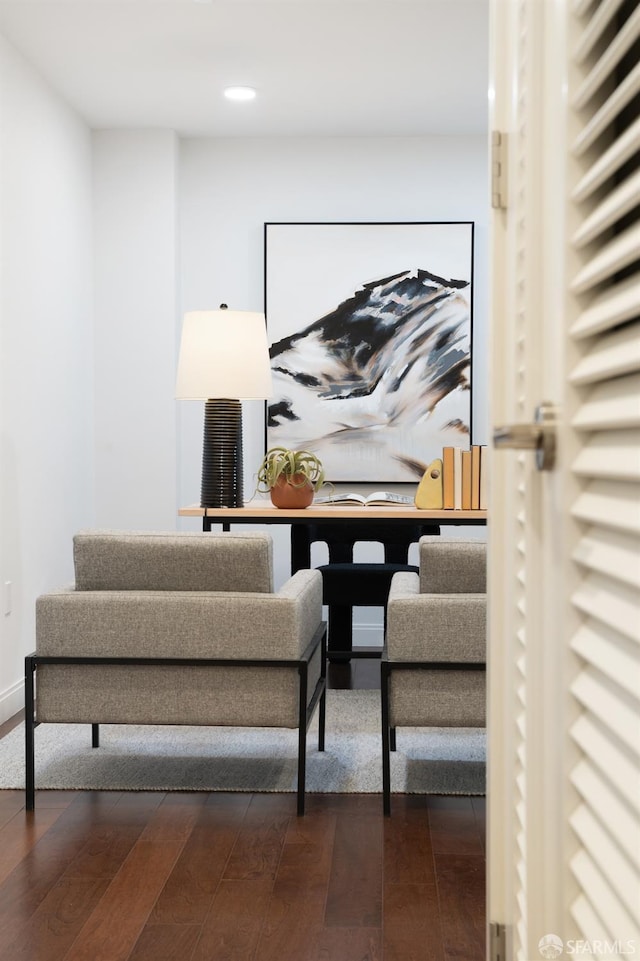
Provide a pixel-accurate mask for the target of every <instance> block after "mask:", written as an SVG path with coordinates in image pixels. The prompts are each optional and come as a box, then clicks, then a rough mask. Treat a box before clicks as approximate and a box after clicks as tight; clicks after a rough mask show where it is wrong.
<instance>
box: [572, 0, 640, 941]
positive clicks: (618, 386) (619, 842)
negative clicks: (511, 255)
mask: <svg viewBox="0 0 640 961" xmlns="http://www.w3.org/2000/svg"><path fill="white" fill-rule="evenodd" d="M569 6H570V18H571V27H570V31H569V36H570V37H571V39H572V50H571V51H570V53H571V54H572V55H573V62H572V63H571V64H570V68H569V104H570V114H571V117H570V119H571V121H572V122H574V123H575V128H572V129H575V130H576V131H577V133H576V135H575V138H574V140H573V144H572V154H573V157H572V158H571V159H570V163H569V170H570V172H571V173H570V179H571V180H572V181H573V184H574V186H573V190H572V194H571V198H570V200H571V209H570V213H569V217H570V219H571V220H572V222H573V223H574V224H575V225H576V229H575V230H574V232H573V235H572V237H571V238H570V239H571V246H572V248H573V252H574V256H573V261H572V263H573V264H575V270H573V272H572V276H571V277H570V278H569V281H570V293H571V298H570V314H571V316H572V317H573V318H574V319H573V321H572V323H571V325H570V331H569V333H570V337H571V338H572V340H573V342H574V345H575V347H576V351H575V353H576V354H577V355H578V356H579V359H578V360H577V361H576V362H575V364H574V365H573V369H572V370H571V371H570V382H571V384H572V386H573V388H574V390H575V394H574V396H575V416H573V418H572V426H573V428H574V429H575V431H576V432H577V435H576V436H577V448H578V453H577V456H576V457H575V458H574V460H573V463H572V465H571V469H572V471H573V473H574V475H575V477H576V478H577V479H578V481H579V485H580V493H579V494H578V496H577V498H576V499H575V502H574V503H573V506H572V514H573V516H574V518H575V519H576V520H577V521H578V522H579V525H580V530H579V535H578V543H577V545H576V547H575V550H574V552H573V559H574V562H575V564H576V565H577V566H578V570H579V580H578V584H577V587H576V588H575V591H574V592H573V596H572V599H571V600H572V604H573V606H574V609H575V610H576V612H577V613H578V615H579V617H580V621H581V624H580V627H579V628H578V629H577V630H576V631H575V633H574V635H573V637H572V638H571V639H570V645H571V649H572V651H573V652H574V654H575V670H574V674H573V677H572V678H571V684H570V697H571V698H572V701H573V707H574V708H575V710H576V713H577V718H576V720H575V721H574V722H573V723H572V725H571V730H570V735H571V739H572V742H573V746H574V748H575V757H576V760H575V763H574V764H573V766H572V769H571V770H570V772H569V777H570V782H571V784H572V786H573V788H574V789H575V794H574V795H572V797H573V798H574V799H573V801H572V802H571V803H570V812H569V823H570V827H571V830H572V832H573V843H572V846H571V860H570V867H571V871H572V874H573V879H574V881H575V885H576V889H575V893H574V894H573V896H572V897H571V899H570V903H569V905H568V912H569V915H570V918H571V920H572V923H573V925H575V927H576V928H577V930H579V931H580V932H581V935H582V937H583V938H584V939H586V940H596V939H597V940H598V941H603V940H605V939H606V940H607V941H608V942H609V945H603V946H602V947H601V948H600V951H599V952H598V953H595V956H596V957H619V956H624V954H625V953H628V951H626V948H627V947H628V946H627V945H626V940H627V939H635V942H636V943H635V950H636V952H637V955H638V957H640V925H639V922H638V916H639V910H640V820H639V804H638V798H640V764H639V757H640V615H639V604H638V598H639V592H640V261H639V258H640V212H639V204H640V118H639V117H638V97H639V93H640V63H639V62H638V49H639V45H640V6H638V5H637V4H636V3H632V2H625V0H599V2H598V0H575V2H573V3H572V4H570V5H569Z"/></svg>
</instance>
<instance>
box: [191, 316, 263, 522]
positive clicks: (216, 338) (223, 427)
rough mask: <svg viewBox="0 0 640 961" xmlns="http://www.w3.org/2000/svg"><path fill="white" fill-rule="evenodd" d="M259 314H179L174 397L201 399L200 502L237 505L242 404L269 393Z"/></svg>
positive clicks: (240, 501) (203, 504)
mask: <svg viewBox="0 0 640 961" xmlns="http://www.w3.org/2000/svg"><path fill="white" fill-rule="evenodd" d="M271 392H272V387H271V366H270V361H269V347H268V344H267V328H266V323H265V318H264V314H260V313H254V312H251V311H241V310H229V309H228V308H227V307H226V304H221V305H220V309H219V310H196V311H190V312H188V313H186V314H185V315H184V320H183V324H182V339H181V342H180V356H179V360H178V375H177V379H176V397H177V398H178V399H179V400H204V401H206V403H205V413H204V439H203V446H202V484H201V488H200V506H201V507H242V505H243V503H244V497H243V477H242V404H241V402H240V401H241V399H244V400H266V399H267V398H268V397H270V396H271Z"/></svg>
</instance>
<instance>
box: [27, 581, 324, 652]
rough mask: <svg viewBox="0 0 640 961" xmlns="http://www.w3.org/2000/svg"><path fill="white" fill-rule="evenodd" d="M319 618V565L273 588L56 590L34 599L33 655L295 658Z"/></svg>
mask: <svg viewBox="0 0 640 961" xmlns="http://www.w3.org/2000/svg"><path fill="white" fill-rule="evenodd" d="M321 619H322V576H321V574H320V573H319V572H318V571H298V573H297V574H295V575H294V576H293V577H292V578H290V580H289V581H287V583H286V584H284V585H283V587H282V588H281V589H280V590H279V591H278V592H277V593H274V594H263V593H255V594H254V593H246V592H220V593H210V592H204V591H203V592H198V591H61V592H54V593H50V594H45V595H43V596H42V597H39V598H38V599H37V601H36V653H37V654H40V655H58V656H85V657H86V656H88V657H97V656H103V657H127V656H138V657H197V658H202V657H212V658H227V657H228V658H237V659H243V658H246V659H251V658H264V659H265V660H278V659H283V660H288V659H294V660H295V659H298V658H299V657H300V655H301V654H302V653H303V652H304V651H305V649H306V647H307V645H308V644H309V641H310V640H311V638H312V636H313V633H314V632H315V630H316V628H317V627H318V625H319V624H320V621H321Z"/></svg>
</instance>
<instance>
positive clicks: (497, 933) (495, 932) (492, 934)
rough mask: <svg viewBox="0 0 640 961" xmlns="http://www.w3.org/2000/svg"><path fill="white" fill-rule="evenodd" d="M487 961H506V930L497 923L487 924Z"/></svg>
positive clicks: (502, 925) (504, 926)
mask: <svg viewBox="0 0 640 961" xmlns="http://www.w3.org/2000/svg"><path fill="white" fill-rule="evenodd" d="M489 961H507V928H506V925H504V924H499V923H498V922H497V921H491V922H490V923H489Z"/></svg>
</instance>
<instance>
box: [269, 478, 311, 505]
mask: <svg viewBox="0 0 640 961" xmlns="http://www.w3.org/2000/svg"><path fill="white" fill-rule="evenodd" d="M291 479H292V480H293V484H290V483H289V478H288V477H283V476H280V477H279V478H278V480H277V481H276V485H275V487H272V488H271V501H272V503H273V504H274V506H275V507H285V508H289V509H290V510H299V509H300V508H303V507H308V506H309V504H310V503H311V501H312V500H313V484H310V483H309V481H306V483H302V481H303V480H304V477H303V475H302V474H294V475H293V477H292V478H291Z"/></svg>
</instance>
